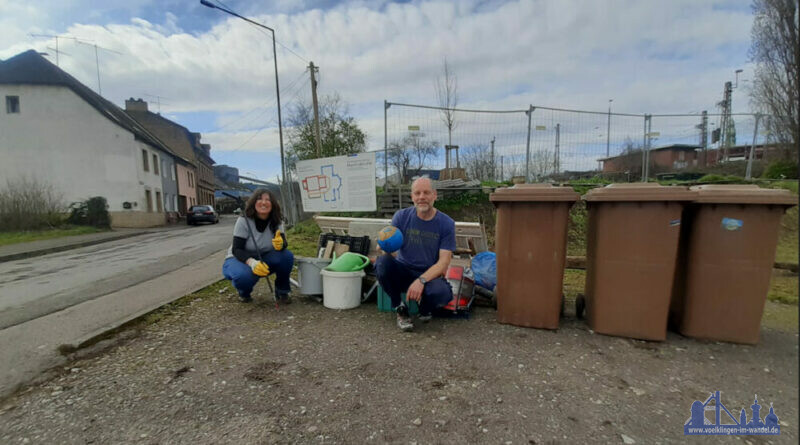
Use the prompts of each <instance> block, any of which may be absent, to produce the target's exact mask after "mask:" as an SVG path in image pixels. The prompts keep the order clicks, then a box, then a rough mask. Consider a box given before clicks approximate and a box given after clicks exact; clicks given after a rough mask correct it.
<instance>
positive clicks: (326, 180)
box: [302, 164, 342, 202]
mask: <svg viewBox="0 0 800 445" xmlns="http://www.w3.org/2000/svg"><path fill="white" fill-rule="evenodd" d="M302 183H303V190H305V191H306V193H307V194H308V197H309V198H310V199H319V198H322V199H323V200H324V201H325V202H334V201H339V200H341V199H342V177H341V176H339V175H337V174H336V172H335V171H334V170H333V165H332V164H331V165H323V166H322V167H320V174H319V175H312V176H306V177H305V178H303V181H302Z"/></svg>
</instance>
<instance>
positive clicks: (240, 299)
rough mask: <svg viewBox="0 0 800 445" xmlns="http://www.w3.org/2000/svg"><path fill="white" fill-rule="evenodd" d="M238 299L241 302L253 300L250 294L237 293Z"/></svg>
mask: <svg viewBox="0 0 800 445" xmlns="http://www.w3.org/2000/svg"><path fill="white" fill-rule="evenodd" d="M239 301H241V302H242V303H251V302H252V301H253V298H252V297H251V296H250V295H242V294H239Z"/></svg>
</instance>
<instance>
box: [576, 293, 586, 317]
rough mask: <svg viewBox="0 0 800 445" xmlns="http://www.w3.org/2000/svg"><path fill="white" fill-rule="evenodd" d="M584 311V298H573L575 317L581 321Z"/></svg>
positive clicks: (580, 295) (581, 296) (579, 295)
mask: <svg viewBox="0 0 800 445" xmlns="http://www.w3.org/2000/svg"><path fill="white" fill-rule="evenodd" d="M585 310H586V297H584V296H583V294H578V297H577V298H575V316H576V317H578V318H579V319H583V312H584V311H585Z"/></svg>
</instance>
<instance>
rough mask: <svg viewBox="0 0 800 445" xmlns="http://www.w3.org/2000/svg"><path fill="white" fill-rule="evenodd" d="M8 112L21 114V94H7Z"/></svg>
mask: <svg viewBox="0 0 800 445" xmlns="http://www.w3.org/2000/svg"><path fill="white" fill-rule="evenodd" d="M6 113H7V114H19V96H6Z"/></svg>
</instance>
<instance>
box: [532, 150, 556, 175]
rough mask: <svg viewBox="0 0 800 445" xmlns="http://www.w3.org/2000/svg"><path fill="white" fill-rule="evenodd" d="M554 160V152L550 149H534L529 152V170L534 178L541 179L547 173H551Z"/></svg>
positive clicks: (553, 169)
mask: <svg viewBox="0 0 800 445" xmlns="http://www.w3.org/2000/svg"><path fill="white" fill-rule="evenodd" d="M554 160H555V153H554V152H553V151H552V150H545V149H543V150H536V151H534V152H533V153H531V167H530V172H531V175H532V176H533V177H534V179H535V180H541V179H543V178H545V177H546V176H547V175H549V174H551V173H553V172H554V171H555V168H554V167H553V161H554Z"/></svg>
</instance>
